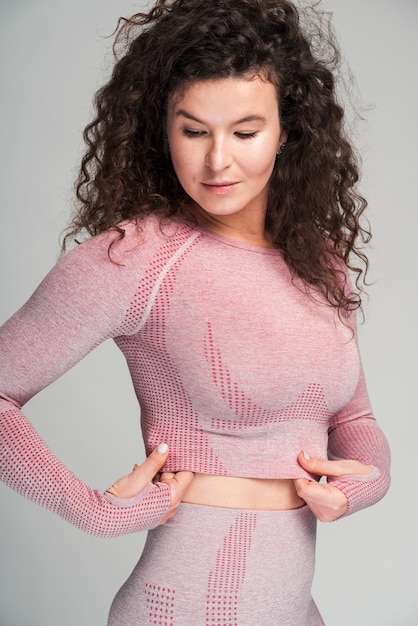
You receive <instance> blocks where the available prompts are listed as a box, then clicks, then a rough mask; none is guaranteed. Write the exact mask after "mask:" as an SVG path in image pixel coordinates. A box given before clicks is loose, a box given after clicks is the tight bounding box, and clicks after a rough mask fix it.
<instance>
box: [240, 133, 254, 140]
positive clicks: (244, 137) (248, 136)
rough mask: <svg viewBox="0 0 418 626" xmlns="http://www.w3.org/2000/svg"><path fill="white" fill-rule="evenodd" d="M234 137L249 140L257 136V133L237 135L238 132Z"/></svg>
mask: <svg viewBox="0 0 418 626" xmlns="http://www.w3.org/2000/svg"><path fill="white" fill-rule="evenodd" d="M235 135H236V136H237V137H239V138H240V139H251V138H252V137H255V136H256V135H257V133H239V132H236V133H235Z"/></svg>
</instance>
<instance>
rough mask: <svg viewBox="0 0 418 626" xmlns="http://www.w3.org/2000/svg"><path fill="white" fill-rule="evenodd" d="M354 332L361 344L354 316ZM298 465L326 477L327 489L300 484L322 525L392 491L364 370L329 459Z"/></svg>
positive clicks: (334, 430)
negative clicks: (322, 522)
mask: <svg viewBox="0 0 418 626" xmlns="http://www.w3.org/2000/svg"><path fill="white" fill-rule="evenodd" d="M351 317H352V320H351V321H352V327H353V331H354V333H355V338H353V341H354V340H356V341H357V328H356V323H355V314H354V313H353V314H352V316H351ZM306 452H308V454H307V455H306V454H305V455H304V454H302V453H301V454H300V455H299V457H298V461H299V463H300V464H301V465H302V467H303V468H304V469H306V470H307V471H308V472H311V473H313V474H316V475H317V476H319V477H320V476H326V477H327V482H326V483H321V484H318V483H315V482H312V481H307V480H305V479H300V480H299V481H296V488H297V491H298V495H299V496H300V497H301V498H302V499H304V500H305V501H306V502H307V504H308V505H309V506H310V507H311V509H312V510H313V512H314V513H315V515H316V516H317V517H318V519H321V520H322V521H333V520H335V519H339V518H341V517H346V516H347V515H350V514H352V513H355V512H356V511H359V510H361V509H363V508H365V507H368V506H371V505H372V504H375V503H376V502H378V501H379V500H380V499H381V498H383V496H384V495H385V494H386V492H387V490H388V489H389V485H390V450H389V445H388V442H387V440H386V437H385V435H384V434H383V432H382V430H381V429H380V427H379V426H378V424H377V422H376V420H375V418H374V416H373V413H372V409H371V406H370V402H369V398H368V394H367V388H366V382H365V378H364V373H363V369H362V368H361V366H360V375H359V381H358V385H357V389H356V391H355V393H354V396H353V398H352V399H351V401H350V402H349V403H348V404H347V405H346V406H345V407H344V408H343V409H342V410H341V411H340V412H339V413H338V414H336V415H334V416H333V418H332V420H331V423H330V426H329V429H328V459H329V460H327V459H318V458H306V457H309V451H306Z"/></svg>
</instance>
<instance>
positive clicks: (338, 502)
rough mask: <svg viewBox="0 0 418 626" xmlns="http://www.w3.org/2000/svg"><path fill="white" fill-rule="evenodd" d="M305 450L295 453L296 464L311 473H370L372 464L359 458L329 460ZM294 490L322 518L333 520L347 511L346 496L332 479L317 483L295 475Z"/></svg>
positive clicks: (324, 474) (346, 474)
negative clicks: (310, 454) (357, 459)
mask: <svg viewBox="0 0 418 626" xmlns="http://www.w3.org/2000/svg"><path fill="white" fill-rule="evenodd" d="M307 457H309V455H307V454H306V453H304V452H301V453H300V454H299V456H298V461H299V464H300V465H301V466H302V467H303V469H305V470H306V471H307V472H309V473H310V474H316V475H317V476H327V477H330V478H332V477H334V478H335V477H343V476H350V475H353V474H354V475H359V474H360V475H362V474H370V473H371V472H372V470H373V468H372V467H371V466H370V465H363V463H360V462H359V461H352V460H340V461H329V460H328V459H320V458H317V457H309V458H307ZM295 487H296V492H297V494H298V496H299V497H300V498H302V500H304V501H305V502H306V504H307V505H308V507H309V508H310V509H311V511H312V513H313V514H314V515H315V517H316V518H318V519H319V520H320V521H321V522H333V521H334V520H336V519H338V518H339V517H341V515H344V513H346V512H347V507H348V503H347V498H346V496H345V495H344V494H343V492H342V491H341V490H340V489H338V488H337V487H333V486H332V483H329V482H328V483H318V482H316V481H313V480H308V479H307V478H297V479H295Z"/></svg>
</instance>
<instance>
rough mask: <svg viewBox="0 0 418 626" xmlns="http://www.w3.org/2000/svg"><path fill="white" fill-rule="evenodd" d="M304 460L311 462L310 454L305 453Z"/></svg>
mask: <svg viewBox="0 0 418 626" xmlns="http://www.w3.org/2000/svg"><path fill="white" fill-rule="evenodd" d="M303 458H304V459H305V461H310V459H311V457H310V456H309V454H308V453H307V452H304V453H303Z"/></svg>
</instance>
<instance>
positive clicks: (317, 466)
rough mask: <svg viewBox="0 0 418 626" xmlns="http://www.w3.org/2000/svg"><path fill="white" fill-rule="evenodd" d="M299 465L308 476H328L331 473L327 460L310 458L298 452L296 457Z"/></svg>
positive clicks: (305, 453)
mask: <svg viewBox="0 0 418 626" xmlns="http://www.w3.org/2000/svg"><path fill="white" fill-rule="evenodd" d="M298 462H299V465H301V466H302V467H303V469H305V470H306V471H307V472H309V473H310V474H316V476H328V475H330V471H331V473H332V469H331V468H332V462H331V461H328V459H322V458H320V457H314V456H310V455H309V454H308V453H307V452H300V453H299V455H298Z"/></svg>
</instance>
